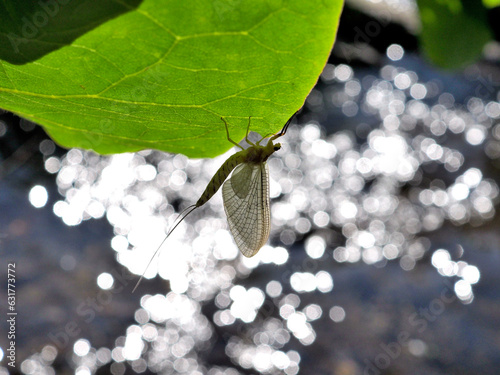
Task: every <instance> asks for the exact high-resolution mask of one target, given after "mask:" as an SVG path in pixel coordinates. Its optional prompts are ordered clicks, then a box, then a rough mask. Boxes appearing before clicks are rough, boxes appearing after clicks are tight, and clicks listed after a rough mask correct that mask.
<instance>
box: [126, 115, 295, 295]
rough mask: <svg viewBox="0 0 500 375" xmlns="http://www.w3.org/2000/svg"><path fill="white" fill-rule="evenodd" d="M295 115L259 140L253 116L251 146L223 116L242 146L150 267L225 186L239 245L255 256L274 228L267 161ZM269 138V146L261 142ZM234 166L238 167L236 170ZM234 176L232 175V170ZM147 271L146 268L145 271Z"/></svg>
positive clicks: (231, 225)
mask: <svg viewBox="0 0 500 375" xmlns="http://www.w3.org/2000/svg"><path fill="white" fill-rule="evenodd" d="M294 116H295V115H294ZM294 116H292V117H291V118H290V119H289V120H288V121H287V122H286V124H285V126H283V129H281V131H280V132H279V133H277V134H274V135H272V134H271V135H266V136H265V137H262V139H261V140H260V141H258V142H256V143H252V142H251V141H250V140H249V139H248V132H249V130H250V118H249V119H248V127H247V133H246V136H245V140H246V142H247V143H248V144H249V145H250V147H248V148H247V149H244V148H243V147H241V146H240V145H239V144H238V143H236V142H235V141H233V140H232V139H231V138H230V137H229V128H228V124H227V122H226V120H224V118H222V117H221V120H222V121H223V122H224V125H225V126H226V134H227V139H228V141H229V142H231V143H233V144H234V145H235V146H236V147H238V148H240V149H241V151H238V152H237V153H236V154H234V155H232V156H230V157H229V159H227V160H226V161H225V162H224V164H222V166H221V167H220V168H219V170H218V171H217V172H216V173H215V175H214V176H213V177H212V179H211V180H210V182H209V183H208V185H207V187H206V189H205V191H204V192H203V194H202V195H201V197H200V199H198V201H197V202H196V203H195V204H194V205H192V206H189V207H187V208H186V209H185V210H184V211H183V212H182V213H181V214H180V215H179V218H178V219H177V223H174V224H175V225H174V226H173V227H172V229H170V230H169V231H168V233H167V235H166V237H165V239H164V240H163V241H162V243H161V244H160V246H159V247H158V249H157V250H156V251H155V253H154V255H153V257H152V258H151V260H150V261H149V263H148V265H147V267H146V270H147V268H148V267H149V265H150V264H151V262H152V261H153V259H154V258H155V256H156V254H157V253H158V251H159V250H160V248H161V247H162V245H163V243H164V242H165V241H166V240H167V238H168V237H169V236H170V234H171V233H172V232H173V231H174V229H175V228H177V226H178V225H179V224H180V223H181V222H182V221H183V220H184V219H185V218H186V217H187V216H188V215H189V214H190V213H191V212H193V211H194V210H195V209H197V208H198V207H201V206H203V205H204V204H205V203H207V202H208V200H209V199H210V198H212V196H213V195H214V194H215V193H216V192H217V191H218V190H219V188H220V186H221V185H222V184H223V183H224V181H226V179H227V181H226V182H225V183H224V185H223V186H222V200H223V203H224V210H225V211H226V216H227V221H228V223H229V229H230V230H231V233H232V235H233V237H234V240H235V242H236V245H237V246H238V249H240V251H241V253H242V254H243V255H244V256H246V257H252V256H254V255H255V254H257V252H258V251H259V250H260V248H261V247H262V246H264V245H265V244H266V242H267V239H268V238H269V231H270V229H271V214H270V212H269V169H268V167H267V164H266V161H267V159H268V158H269V156H271V155H272V154H273V153H275V152H276V151H278V150H279V149H280V148H281V144H280V143H273V142H274V141H275V140H276V139H277V138H279V137H281V136H283V135H285V133H286V131H287V129H288V126H289V125H290V123H291V121H292V119H293V117H294ZM268 137H270V138H269V140H268V142H267V143H266V145H265V146H262V145H261V144H260V143H261V142H262V141H263V140H264V139H266V138H268ZM233 170H234V171H233ZM231 172H233V173H232V175H231V177H230V178H228V176H229V174H230V173H231ZM144 273H146V271H144ZM143 277H144V274H143V275H142V276H141V278H140V279H139V281H138V282H137V284H136V285H135V287H134V290H133V291H132V293H133V292H134V291H135V290H136V289H137V287H138V286H139V283H140V282H141V280H142V278H143Z"/></svg>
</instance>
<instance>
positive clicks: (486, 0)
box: [483, 0, 500, 8]
mask: <svg viewBox="0 0 500 375" xmlns="http://www.w3.org/2000/svg"><path fill="white" fill-rule="evenodd" d="M483 5H484V6H485V7H486V8H496V7H499V6H500V0H483Z"/></svg>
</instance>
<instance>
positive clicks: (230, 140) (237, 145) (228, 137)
mask: <svg viewBox="0 0 500 375" xmlns="http://www.w3.org/2000/svg"><path fill="white" fill-rule="evenodd" d="M220 119H221V120H222V121H224V125H226V134H227V140H228V141H229V142H231V143H232V144H234V145H235V146H236V147H239V148H241V149H242V150H244V148H243V147H241V146H240V145H239V144H238V143H236V142H235V141H233V140H232V139H231V137H230V136H229V127H228V126H227V122H226V120H224V117H221V118H220ZM248 126H250V124H248ZM247 136H248V130H247Z"/></svg>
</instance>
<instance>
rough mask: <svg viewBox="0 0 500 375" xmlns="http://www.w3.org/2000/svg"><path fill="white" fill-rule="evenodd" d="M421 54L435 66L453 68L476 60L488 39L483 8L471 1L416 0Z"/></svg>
mask: <svg viewBox="0 0 500 375" xmlns="http://www.w3.org/2000/svg"><path fill="white" fill-rule="evenodd" d="M418 7H419V10H420V18H421V20H422V33H421V35H420V42H421V44H422V47H423V49H424V53H425V54H426V55H427V56H428V57H429V59H430V60H431V61H432V62H433V63H434V64H436V65H438V66H441V67H443V68H446V69H457V68H461V67H463V66H465V65H467V64H470V63H473V62H474V61H476V60H477V59H478V58H479V57H480V56H481V53H482V50H483V47H484V45H485V44H486V43H487V42H488V41H490V40H491V39H492V36H491V32H490V29H489V27H488V23H487V16H486V9H485V8H484V7H483V5H482V3H481V2H480V1H474V0H462V1H460V0H418Z"/></svg>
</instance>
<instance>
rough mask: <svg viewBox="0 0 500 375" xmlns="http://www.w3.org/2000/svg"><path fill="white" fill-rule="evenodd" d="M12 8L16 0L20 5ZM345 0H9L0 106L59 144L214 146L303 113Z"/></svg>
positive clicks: (218, 149) (207, 151) (0, 33)
mask: <svg viewBox="0 0 500 375" xmlns="http://www.w3.org/2000/svg"><path fill="white" fill-rule="evenodd" d="M18 4H23V5H22V6H21V5H18ZM341 9H342V1H340V0H308V1H303V0H287V1H282V0H213V1H209V0H182V1H179V0H161V1H160V0H144V1H140V0H121V1H116V0H100V1H84V0H72V1H69V0H48V1H47V0H43V1H42V0H38V1H31V0H30V1H26V0H24V1H23V2H19V1H17V0H4V1H3V2H2V3H1V4H0V14H4V15H8V16H6V17H4V16H2V18H5V22H4V19H2V24H1V25H0V46H1V47H0V107H2V108H4V109H7V110H10V111H12V112H15V113H17V114H18V115H19V116H22V117H25V118H27V119H30V120H32V121H34V122H36V123H38V124H41V125H42V126H43V127H44V128H45V130H46V131H47V132H48V133H49V135H50V136H51V137H52V138H53V139H54V140H55V141H56V142H57V143H59V144H61V145H62V146H64V147H82V148H88V149H93V150H95V151H97V152H99V153H117V152H126V151H137V150H141V149H145V148H155V149H160V150H164V151H169V152H175V153H183V154H185V155H187V156H189V157H208V156H215V155H218V154H221V153H222V152H224V151H226V150H227V149H229V148H230V147H231V146H232V145H231V143H229V142H228V141H227V139H226V132H225V127H224V123H223V122H222V120H221V116H223V117H224V118H225V119H226V120H227V121H228V123H229V124H230V128H229V130H230V134H231V138H233V139H235V140H237V139H241V138H243V136H244V134H245V132H246V128H247V124H248V121H249V117H250V116H251V126H250V129H251V130H252V131H257V132H259V133H260V134H263V135H264V134H268V133H271V132H277V131H279V130H280V129H281V127H282V126H283V124H284V123H285V122H286V120H287V119H288V118H289V117H290V115H292V114H293V113H294V112H295V111H296V110H297V109H299V108H300V107H301V106H302V104H303V102H304V99H305V97H306V96H307V94H308V93H309V91H310V90H311V88H312V87H313V85H314V84H315V82H316V80H317V78H318V76H319V74H320V73H321V71H322V69H323V66H324V64H325V62H326V60H327V58H328V55H329V53H330V49H331V47H332V45H333V42H334V39H335V34H336V30H337V26H338V20H339V17H340V12H341Z"/></svg>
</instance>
